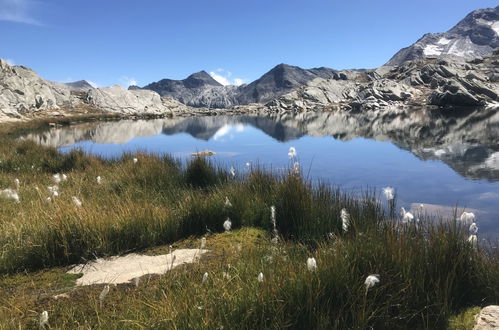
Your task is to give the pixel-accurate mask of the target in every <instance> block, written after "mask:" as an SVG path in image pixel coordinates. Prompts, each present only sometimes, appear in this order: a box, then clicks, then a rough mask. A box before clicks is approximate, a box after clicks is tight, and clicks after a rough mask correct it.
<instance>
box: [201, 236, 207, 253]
mask: <svg viewBox="0 0 499 330" xmlns="http://www.w3.org/2000/svg"><path fill="white" fill-rule="evenodd" d="M205 247H206V238H205V237H203V238H201V246H200V249H201V250H202V249H204V248H205Z"/></svg>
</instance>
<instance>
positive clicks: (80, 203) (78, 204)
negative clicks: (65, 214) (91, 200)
mask: <svg viewBox="0 0 499 330" xmlns="http://www.w3.org/2000/svg"><path fill="white" fill-rule="evenodd" d="M71 200H72V201H73V204H74V205H75V206H76V207H81V206H82V205H83V203H82V202H81V200H80V199H79V198H78V197H76V196H73V197H71Z"/></svg>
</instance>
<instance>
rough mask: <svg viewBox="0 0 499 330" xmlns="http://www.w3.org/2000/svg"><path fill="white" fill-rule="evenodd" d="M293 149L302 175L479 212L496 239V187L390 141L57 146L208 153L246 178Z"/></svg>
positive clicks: (228, 139)
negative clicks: (251, 169)
mask: <svg viewBox="0 0 499 330" xmlns="http://www.w3.org/2000/svg"><path fill="white" fill-rule="evenodd" d="M291 146H294V147H295V148H296V149H297V152H298V159H299V161H300V163H301V167H302V170H303V173H304V175H306V176H307V175H308V176H309V177H310V178H311V179H313V180H316V179H321V180H322V181H329V182H332V183H334V184H336V185H339V186H341V187H342V188H343V189H344V190H346V191H354V192H362V191H365V189H366V188H376V189H377V191H380V190H381V188H382V187H385V186H393V187H394V188H395V189H396V191H397V193H398V202H399V205H400V206H406V207H410V204H411V203H418V204H419V203H425V204H426V203H428V204H438V205H445V206H450V207H453V206H455V205H456V204H457V205H459V206H460V207H468V208H473V209H479V210H481V211H483V213H480V214H479V215H478V219H479V220H480V229H481V232H484V231H487V232H489V233H492V232H494V233H499V228H497V227H498V226H497V225H496V223H495V221H496V219H499V217H498V215H499V203H498V202H499V182H495V183H494V182H488V181H485V180H470V179H466V178H464V177H462V176H461V175H459V174H458V173H456V172H455V171H454V170H452V169H451V168H450V167H449V166H448V165H446V164H445V163H442V162H440V161H423V160H420V159H418V158H417V157H416V156H414V155H413V154H412V153H410V152H409V151H405V150H402V149H399V148H398V147H396V146H395V145H394V144H392V143H390V142H377V141H374V140H369V139H364V138H356V139H353V140H350V141H347V142H343V141H340V140H336V139H334V138H332V137H313V136H303V137H300V138H298V139H295V140H291V141H287V142H279V141H277V140H275V139H274V138H272V137H271V136H269V135H267V134H265V133H264V132H263V131H261V130H260V129H258V128H255V127H253V126H250V125H246V124H225V125H223V126H221V128H219V129H218V130H217V131H216V132H215V133H214V134H213V135H212V137H211V138H209V139H208V140H207V141H206V140H202V139H196V138H195V137H193V136H192V135H190V134H188V133H176V134H172V135H166V134H158V135H154V136H148V137H136V138H132V139H131V140H129V141H128V142H127V143H124V144H111V143H94V142H91V141H82V142H77V143H75V144H73V145H70V146H65V147H62V148H61V150H63V151H68V150H70V149H73V148H82V149H83V150H85V151H87V152H90V153H93V154H99V155H102V156H104V157H118V156H119V155H121V154H122V153H123V152H134V151H147V152H153V153H160V154H162V153H168V154H171V155H173V156H174V157H176V158H180V159H182V160H186V159H189V158H191V153H192V152H196V151H201V150H205V149H209V150H213V151H215V152H216V155H215V156H213V157H211V158H210V159H212V160H213V161H215V162H216V163H218V164H222V165H225V166H227V167H230V166H234V167H235V168H236V169H237V170H238V172H239V173H241V172H243V173H244V172H246V171H248V169H247V168H246V167H245V165H244V164H245V163H246V162H250V163H251V164H253V165H256V164H258V165H260V166H263V167H265V168H269V169H273V170H282V169H285V168H287V167H289V166H290V165H291V163H290V160H289V159H288V156H287V153H288V149H289V147H291Z"/></svg>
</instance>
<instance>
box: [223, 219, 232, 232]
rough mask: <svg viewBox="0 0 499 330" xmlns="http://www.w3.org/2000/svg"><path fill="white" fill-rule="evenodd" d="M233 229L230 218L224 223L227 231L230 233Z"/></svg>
mask: <svg viewBox="0 0 499 330" xmlns="http://www.w3.org/2000/svg"><path fill="white" fill-rule="evenodd" d="M231 228H232V222H231V221H230V219H229V218H227V220H225V221H224V229H225V231H230V229H231Z"/></svg>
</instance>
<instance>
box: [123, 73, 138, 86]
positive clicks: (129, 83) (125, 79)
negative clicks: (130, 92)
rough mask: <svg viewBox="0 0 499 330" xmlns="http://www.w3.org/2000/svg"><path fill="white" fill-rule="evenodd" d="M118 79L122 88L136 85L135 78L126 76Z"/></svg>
mask: <svg viewBox="0 0 499 330" xmlns="http://www.w3.org/2000/svg"><path fill="white" fill-rule="evenodd" d="M118 81H119V83H120V85H121V86H123V87H124V88H128V87H130V86H137V85H138V83H137V80H135V78H130V77H127V76H122V77H120V79H118Z"/></svg>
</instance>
